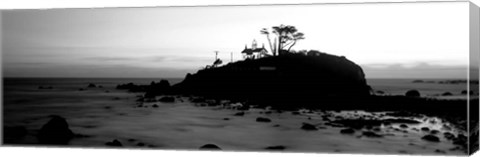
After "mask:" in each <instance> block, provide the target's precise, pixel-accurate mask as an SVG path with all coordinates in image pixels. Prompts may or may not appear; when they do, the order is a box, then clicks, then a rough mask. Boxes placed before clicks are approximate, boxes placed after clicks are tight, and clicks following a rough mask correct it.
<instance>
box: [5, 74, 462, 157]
mask: <svg viewBox="0 0 480 157" xmlns="http://www.w3.org/2000/svg"><path fill="white" fill-rule="evenodd" d="M75 81H76V83H71V82H70V83H69V82H68V81H67V82H64V83H59V84H53V83H55V81H54V82H53V83H52V84H51V86H53V89H51V90H49V89H38V86H39V84H38V82H37V83H29V84H26V83H18V82H17V83H6V84H5V90H4V91H5V95H4V98H5V102H4V122H5V123H4V125H5V126H25V127H26V128H27V130H28V135H27V136H26V137H24V138H22V139H17V140H16V141H15V142H13V143H23V144H28V143H32V144H35V143H36V142H37V141H36V138H35V134H36V133H37V131H38V130H39V129H40V128H41V127H42V125H43V124H45V123H46V122H47V121H48V120H49V118H48V115H60V116H62V117H65V118H66V119H67V122H68V123H69V126H70V129H71V130H72V131H73V132H74V133H75V134H77V137H76V138H74V139H73V140H71V141H70V145H71V146H84V147H106V146H105V143H106V142H109V141H112V140H114V139H118V140H119V141H120V142H121V143H122V144H123V145H124V147H131V148H156V149H198V148H199V147H200V146H202V145H205V144H208V143H211V144H215V145H218V146H219V147H221V148H222V149H223V150H240V151H266V150H265V148H266V147H269V146H284V147H285V150H284V151H292V152H344V153H382V154H392V153H394V154H398V153H403V154H455V155H460V154H462V155H464V154H465V152H464V151H463V150H459V149H457V150H450V149H452V148H455V147H457V146H456V145H454V144H452V141H450V140H447V139H445V138H444V137H443V132H451V133H453V134H455V135H457V134H464V132H463V131H461V130H458V129H456V128H455V127H454V126H453V125H452V124H450V123H448V122H445V121H443V120H441V119H439V118H436V117H426V116H421V117H407V118H408V119H414V120H418V121H420V122H421V123H420V124H408V128H406V129H402V128H400V127H399V125H400V124H392V125H389V126H384V125H382V126H381V130H380V131H378V132H377V133H378V134H381V135H384V136H383V137H381V138H370V137H366V136H362V132H363V131H367V129H362V130H356V131H355V133H354V134H352V135H345V134H340V130H341V129H344V128H343V127H332V126H329V125H326V124H325V123H327V122H328V121H331V120H335V119H336V118H342V119H350V118H358V117H360V116H366V117H372V118H398V117H389V116H383V115H384V114H385V112H376V113H372V112H365V111H341V112H334V111H320V110H315V111H308V110H300V111H299V113H300V114H298V115H297V114H292V112H290V111H288V112H287V111H285V112H282V113H278V112H276V111H271V113H269V112H268V111H269V110H266V109H258V108H252V109H250V110H248V111H245V115H244V116H234V114H235V113H238V112H240V111H238V110H234V109H229V108H228V106H227V108H225V107H222V106H212V107H201V106H199V105H198V104H194V103H191V102H190V101H188V98H186V97H180V98H176V102H175V103H161V102H152V103H142V105H143V107H139V106H138V105H139V103H138V102H136V101H135V100H136V99H137V96H138V95H141V94H140V93H128V92H126V91H123V90H115V89H114V86H115V85H116V84H119V83H117V82H113V83H112V82H109V81H105V82H95V81H94V80H75ZM143 82H145V83H149V82H150V81H143ZM56 83H58V82H56ZM88 83H96V84H97V85H102V86H103V88H86V86H87V85H88ZM122 83H128V82H122ZM40 85H43V84H40ZM43 86H45V85H43ZM48 86H50V85H48ZM79 88H85V89H86V90H84V91H79V90H78V89H79ZM107 90H108V91H109V92H108V93H107V92H106V91H107ZM154 104H157V105H158V108H153V107H152V106H153V105H154ZM145 106H146V107H145ZM323 116H327V117H329V120H328V121H327V120H325V119H323ZM258 117H266V118H269V119H270V120H271V122H256V118H258ZM225 118H228V119H225ZM304 122H306V123H310V124H314V125H315V126H316V127H317V128H318V130H315V131H306V130H302V129H300V128H301V126H302V123H304ZM445 126H447V128H451V129H447V128H446V127H445ZM421 127H428V128H430V129H436V130H439V131H440V133H439V134H437V136H438V137H439V138H440V142H438V143H437V142H428V141H425V140H422V139H421V137H423V136H424V135H427V134H428V133H427V132H422V131H415V130H412V128H416V129H420V128H421ZM437 149H438V150H440V152H438V151H437V152H436V150H437Z"/></svg>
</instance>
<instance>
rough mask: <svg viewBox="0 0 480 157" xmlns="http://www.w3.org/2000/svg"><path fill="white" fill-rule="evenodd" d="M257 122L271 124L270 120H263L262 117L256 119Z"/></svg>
mask: <svg viewBox="0 0 480 157" xmlns="http://www.w3.org/2000/svg"><path fill="white" fill-rule="evenodd" d="M256 121H257V122H265V123H268V122H271V121H272V120H270V119H268V118H264V117H258V118H257V120H256Z"/></svg>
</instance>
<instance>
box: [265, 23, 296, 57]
mask: <svg viewBox="0 0 480 157" xmlns="http://www.w3.org/2000/svg"><path fill="white" fill-rule="evenodd" d="M260 33H262V34H265V35H267V39H268V43H269V44H270V50H271V51H272V53H273V55H274V56H276V55H277V54H278V55H280V53H284V52H290V50H291V49H292V47H293V46H294V45H295V44H296V43H297V41H298V40H302V39H305V37H304V34H303V33H301V32H298V30H297V28H295V26H290V25H283V24H282V25H280V26H273V27H272V31H271V33H272V34H275V36H276V38H274V42H273V44H272V42H271V38H270V31H268V29H266V28H263V29H262V30H260ZM286 47H288V49H287V50H285V48H286Z"/></svg>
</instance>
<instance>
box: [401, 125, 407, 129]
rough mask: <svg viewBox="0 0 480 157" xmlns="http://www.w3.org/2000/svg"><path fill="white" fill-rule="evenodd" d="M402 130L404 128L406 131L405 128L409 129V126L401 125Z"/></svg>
mask: <svg viewBox="0 0 480 157" xmlns="http://www.w3.org/2000/svg"><path fill="white" fill-rule="evenodd" d="M400 128H404V129H405V128H408V126H407V125H405V124H400Z"/></svg>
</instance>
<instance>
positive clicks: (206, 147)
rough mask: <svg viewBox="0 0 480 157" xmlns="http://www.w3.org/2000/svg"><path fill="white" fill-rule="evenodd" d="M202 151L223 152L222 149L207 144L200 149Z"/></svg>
mask: <svg viewBox="0 0 480 157" xmlns="http://www.w3.org/2000/svg"><path fill="white" fill-rule="evenodd" d="M199 149H200V150H222V149H221V148H220V147H218V146H217V145H214V144H206V145H203V146H201V147H200V148H199Z"/></svg>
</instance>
